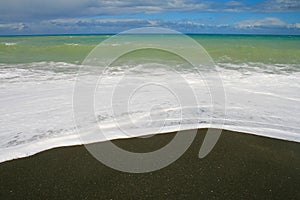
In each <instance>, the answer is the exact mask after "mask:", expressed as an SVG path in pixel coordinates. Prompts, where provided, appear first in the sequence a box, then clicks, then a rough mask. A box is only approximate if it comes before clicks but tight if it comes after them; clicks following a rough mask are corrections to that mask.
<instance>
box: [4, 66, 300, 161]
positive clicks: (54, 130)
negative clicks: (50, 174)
mask: <svg viewBox="0 0 300 200" xmlns="http://www.w3.org/2000/svg"><path fill="white" fill-rule="evenodd" d="M270 67H271V66H270ZM77 69H78V66H76V65H72V64H68V63H55V62H49V63H47V62H42V63H31V64H22V65H6V64H1V65H0V83H1V86H0V87H1V90H0V96H1V98H0V162H3V161H6V160H11V159H15V158H20V157H25V156H29V155H32V154H35V153H37V152H40V151H43V150H46V149H50V148H54V147H59V146H69V145H76V144H81V143H82V140H81V139H80V137H79V135H77V132H76V131H75V127H76V125H75V123H74V120H73V110H72V95H73V86H74V83H75V77H76V70H77ZM219 70H220V73H221V75H222V76H221V77H222V79H223V84H224V89H225V93H226V104H225V105H226V117H225V121H224V125H223V126H222V124H221V122H222V118H220V116H221V114H220V116H218V113H216V116H212V115H211V110H210V109H211V105H210V100H211V99H210V96H209V91H208V90H207V88H206V85H205V84H204V83H203V80H202V79H201V77H199V76H197V75H196V74H194V73H185V74H184V75H183V77H184V78H185V79H186V80H188V82H189V84H190V85H191V87H192V88H193V90H194V91H195V94H196V96H197V99H198V103H199V107H184V108H183V110H181V109H179V105H178V104H177V102H176V99H175V98H173V96H172V95H170V94H169V93H168V92H166V91H164V90H163V89H162V88H160V87H147V88H144V89H142V90H140V91H139V92H140V93H139V94H140V95H138V96H135V98H133V99H132V101H133V103H132V104H130V106H129V108H130V109H129V111H128V110H126V112H125V111H124V112H121V111H122V110H119V112H113V110H112V109H111V103H112V102H111V95H112V94H113V91H114V90H113V89H114V85H113V84H115V83H118V81H119V80H120V79H121V78H122V74H121V73H119V71H118V73H116V72H114V73H112V74H109V73H108V74H106V75H107V76H106V77H104V78H103V79H102V85H101V87H100V88H99V89H98V90H96V95H95V98H96V99H98V101H96V104H95V108H96V113H95V114H96V117H97V118H98V120H99V121H98V122H99V124H98V125H99V126H100V127H101V129H102V130H103V131H104V132H105V134H106V136H107V137H105V138H96V139H95V138H93V137H91V138H90V140H89V142H96V141H105V140H108V139H116V138H128V137H134V136H141V135H145V134H153V133H164V132H169V131H176V130H179V129H181V130H183V129H191V128H209V127H215V128H225V129H230V130H234V131H242V132H248V133H252V134H256V135H262V136H267V137H273V138H278V139H284V140H290V141H296V142H300V128H299V119H300V106H299V101H300V93H299V91H300V81H299V80H300V73H298V72H293V73H289V74H287V73H265V72H263V71H257V70H252V71H251V72H249V73H244V71H241V70H236V69H231V68H230V69H229V68H228V67H227V68H226V67H222V66H221V67H220V68H219ZM208 73H211V72H203V74H202V75H204V76H205V75H207V76H208V77H209V74H208ZM93 74H94V73H87V74H86V75H85V76H95V75H93ZM146 74H147V76H145V74H143V75H141V74H131V75H130V76H131V77H129V80H130V81H128V82H126V84H123V85H122V87H123V89H126V88H127V87H131V86H132V85H134V83H135V82H138V81H144V82H147V81H148V82H149V81H150V80H151V81H170V82H171V83H172V84H174V86H175V87H177V88H180V87H181V86H182V85H181V84H182V83H181V82H180V81H179V80H178V79H174V80H173V79H172V77H170V75H169V74H164V71H159V73H157V71H156V72H155V71H153V73H151V70H148V71H147V73H146ZM124 102H125V103H126V102H127V100H126V99H122V96H120V98H116V99H114V105H116V106H118V105H121V106H122V105H124ZM157 105H158V106H157ZM153 106H154V107H153ZM149 109H150V110H149ZM151 109H152V110H151ZM150 111H151V112H150ZM182 112H183V113H184V116H183V117H182V115H181V113H182ZM149 113H151V115H149ZM211 117H214V123H213V124H211V121H210V119H211ZM218 121H220V123H218ZM116 122H118V124H117V123H116ZM132 122H133V123H132ZM162 122H163V124H162ZM98 125H97V124H94V126H98ZM119 126H122V129H123V130H126V133H125V134H124V132H123V131H120V129H119Z"/></svg>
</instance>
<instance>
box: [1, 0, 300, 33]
mask: <svg viewBox="0 0 300 200" xmlns="http://www.w3.org/2000/svg"><path fill="white" fill-rule="evenodd" d="M149 26H151V27H153V26H155V27H166V28H171V29H175V30H177V31H181V32H184V33H222V34H228V33H234V34H235V33H236V34H239V33H243V34H245V33H246V34H297V35H300V0H240V1H234V0H233V1H232V0H8V1H5V0H2V1H1V2H0V35H11V34H13V35H16V34H89V33H118V32H120V31H125V30H128V29H131V28H138V27H149Z"/></svg>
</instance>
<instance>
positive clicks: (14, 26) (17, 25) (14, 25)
mask: <svg viewBox="0 0 300 200" xmlns="http://www.w3.org/2000/svg"><path fill="white" fill-rule="evenodd" d="M24 27H25V25H24V24H23V23H10V24H0V30H1V29H11V30H18V31H21V30H23V29H24Z"/></svg>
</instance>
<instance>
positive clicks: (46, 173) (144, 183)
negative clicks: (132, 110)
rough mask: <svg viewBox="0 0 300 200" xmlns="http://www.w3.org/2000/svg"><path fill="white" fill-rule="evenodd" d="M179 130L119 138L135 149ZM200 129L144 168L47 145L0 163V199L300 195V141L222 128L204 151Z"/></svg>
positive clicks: (80, 149)
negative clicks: (119, 167)
mask: <svg viewBox="0 0 300 200" xmlns="http://www.w3.org/2000/svg"><path fill="white" fill-rule="evenodd" d="M173 136H174V134H162V135H157V136H154V137H152V138H148V139H136V138H134V139H126V140H116V141H115V143H116V144H118V145H119V146H122V147H123V148H125V149H128V150H135V151H137V152H144V151H149V150H151V149H155V148H159V147H161V146H163V145H164V144H166V143H167V142H168V141H170V140H171V139H172V137H173ZM203 138H204V133H203V130H200V131H199V132H198V135H197V137H196V139H195V140H194V142H193V144H192V145H191V147H190V148H189V149H188V150H187V152H186V153H185V154H184V155H183V156H182V157H181V158H180V159H178V160H177V161H176V162H174V163H173V164H171V165H169V166H168V167H166V168H164V169H162V170H159V171H155V172H151V173H146V174H129V173H123V172H119V171H115V170H112V169H110V168H108V167H106V166H104V165H103V164H101V163H100V162H99V161H97V160H96V159H94V158H93V157H92V156H91V155H90V154H89V153H88V151H87V150H86V149H85V147H83V146H74V147H64V148H56V149H52V150H48V151H45V152H42V153H39V154H36V155H34V156H31V157H28V158H23V159H18V160H13V161H8V162H4V163H1V164H0V199H3V200H6V199H199V198H205V199H206V198H209V199H300V169H299V168H300V144H299V143H294V142H287V141H281V140H276V139H270V138H265V137H259V136H254V135H249V134H241V133H235V132H230V131H223V133H222V136H221V138H220V140H219V141H218V143H217V145H216V146H215V148H214V149H213V151H212V152H211V153H210V154H209V155H208V156H207V157H205V158H204V159H199V158H198V152H199V148H200V145H201V144H202V140H203Z"/></svg>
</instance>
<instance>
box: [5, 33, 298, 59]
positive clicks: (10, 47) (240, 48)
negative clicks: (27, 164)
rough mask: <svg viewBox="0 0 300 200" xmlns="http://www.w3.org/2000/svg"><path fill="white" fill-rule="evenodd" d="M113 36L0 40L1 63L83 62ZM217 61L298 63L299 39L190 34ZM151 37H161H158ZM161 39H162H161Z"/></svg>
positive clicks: (39, 37) (25, 37) (37, 37)
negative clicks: (98, 46) (100, 44)
mask: <svg viewBox="0 0 300 200" xmlns="http://www.w3.org/2000/svg"><path fill="white" fill-rule="evenodd" d="M110 36H111V35H67V36H66V35H63V36H7V37H0V63H30V62H41V61H54V62H67V63H80V62H82V61H83V59H84V58H85V57H86V56H87V55H88V53H89V52H90V51H91V50H92V49H93V48H94V47H95V46H96V45H97V44H99V43H100V42H102V41H103V40H105V39H107V38H108V37H110ZM189 36H190V37H192V38H193V39H195V40H196V41H197V42H199V43H200V44H201V45H202V46H203V47H204V48H205V49H206V50H207V51H208V53H209V54H210V56H211V57H212V58H213V59H214V60H215V61H216V62H227V63H228V62H229V63H244V62H261V63H266V64H299V63H300V36H259V35H189ZM149 37H158V36H156V35H153V36H149ZM159 39H161V38H159Z"/></svg>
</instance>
